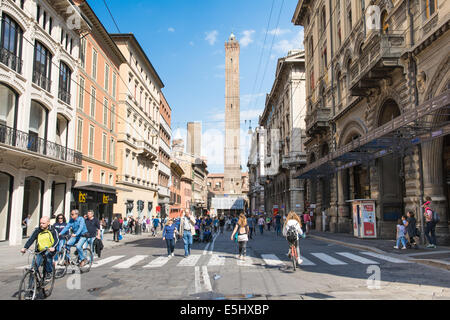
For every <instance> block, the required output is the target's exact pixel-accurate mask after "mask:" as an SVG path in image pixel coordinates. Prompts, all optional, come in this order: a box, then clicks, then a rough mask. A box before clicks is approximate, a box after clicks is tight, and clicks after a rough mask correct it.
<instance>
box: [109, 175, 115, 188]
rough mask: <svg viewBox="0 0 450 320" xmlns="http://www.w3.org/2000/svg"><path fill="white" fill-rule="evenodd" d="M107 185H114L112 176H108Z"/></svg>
mask: <svg viewBox="0 0 450 320" xmlns="http://www.w3.org/2000/svg"><path fill="white" fill-rule="evenodd" d="M109 185H111V186H112V185H114V176H113V175H112V174H111V173H110V174H109Z"/></svg>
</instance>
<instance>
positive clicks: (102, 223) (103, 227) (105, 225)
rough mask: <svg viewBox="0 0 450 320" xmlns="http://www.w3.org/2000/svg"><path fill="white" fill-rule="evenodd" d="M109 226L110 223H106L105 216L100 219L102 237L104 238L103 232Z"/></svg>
mask: <svg viewBox="0 0 450 320" xmlns="http://www.w3.org/2000/svg"><path fill="white" fill-rule="evenodd" d="M107 227H108V225H107V224H106V220H105V218H102V220H101V221H100V233H101V234H100V239H101V240H103V234H104V233H105V230H106V228H107Z"/></svg>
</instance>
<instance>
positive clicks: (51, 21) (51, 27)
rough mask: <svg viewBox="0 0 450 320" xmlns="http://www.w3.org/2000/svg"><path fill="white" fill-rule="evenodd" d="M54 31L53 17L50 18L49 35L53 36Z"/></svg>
mask: <svg viewBox="0 0 450 320" xmlns="http://www.w3.org/2000/svg"><path fill="white" fill-rule="evenodd" d="M52 30H53V19H52V17H50V18H48V33H49V34H50V35H52Z"/></svg>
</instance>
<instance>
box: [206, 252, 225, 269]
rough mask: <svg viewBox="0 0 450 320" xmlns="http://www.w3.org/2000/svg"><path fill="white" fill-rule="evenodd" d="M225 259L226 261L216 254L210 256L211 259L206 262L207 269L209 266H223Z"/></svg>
mask: <svg viewBox="0 0 450 320" xmlns="http://www.w3.org/2000/svg"><path fill="white" fill-rule="evenodd" d="M225 259H226V257H225V256H219V255H217V254H213V255H212V256H211V259H210V260H209V262H208V267H211V266H223V265H225Z"/></svg>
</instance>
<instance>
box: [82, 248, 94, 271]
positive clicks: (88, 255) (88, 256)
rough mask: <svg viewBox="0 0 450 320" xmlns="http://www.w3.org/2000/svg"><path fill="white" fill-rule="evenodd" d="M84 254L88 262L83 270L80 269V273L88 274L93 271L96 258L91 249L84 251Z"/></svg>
mask: <svg viewBox="0 0 450 320" xmlns="http://www.w3.org/2000/svg"><path fill="white" fill-rule="evenodd" d="M83 254H84V256H85V258H86V260H87V261H86V264H85V265H84V266H83V267H82V268H80V272H81V273H86V272H89V270H91V266H92V262H93V261H94V256H93V254H92V251H91V249H89V248H86V249H83Z"/></svg>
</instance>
